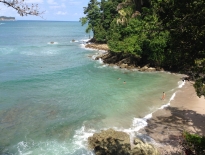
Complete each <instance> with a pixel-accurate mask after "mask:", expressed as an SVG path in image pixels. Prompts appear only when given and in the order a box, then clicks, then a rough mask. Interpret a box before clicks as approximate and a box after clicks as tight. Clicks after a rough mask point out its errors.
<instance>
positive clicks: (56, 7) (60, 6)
mask: <svg viewBox="0 0 205 155" xmlns="http://www.w3.org/2000/svg"><path fill="white" fill-rule="evenodd" d="M49 8H50V9H60V8H66V5H65V4H64V3H62V4H61V5H53V6H49Z"/></svg>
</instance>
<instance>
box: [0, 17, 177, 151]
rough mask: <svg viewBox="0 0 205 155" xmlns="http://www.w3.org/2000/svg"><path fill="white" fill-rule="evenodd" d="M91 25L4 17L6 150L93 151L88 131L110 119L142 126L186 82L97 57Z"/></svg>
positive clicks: (0, 60)
mask: <svg viewBox="0 0 205 155" xmlns="http://www.w3.org/2000/svg"><path fill="white" fill-rule="evenodd" d="M84 31H85V27H82V26H81V24H80V23H79V22H37V21H15V22H1V24H0V153H1V154H14V155H30V154H31V155H38V154H42V155H81V154H85V155H87V154H93V153H92V151H90V150H87V148H86V145H87V144H86V142H87V137H89V136H91V135H92V134H93V133H94V132H97V131H100V130H102V129H107V128H110V127H112V128H115V129H117V130H121V131H127V130H129V131H131V132H137V128H138V127H140V125H141V124H136V122H135V121H136V119H137V118H143V117H144V116H146V115H148V114H150V113H151V112H153V111H155V110H157V109H158V108H159V107H161V106H162V105H164V104H167V103H168V102H169V100H170V98H171V96H172V95H173V93H174V92H175V91H177V89H179V88H178V86H179V85H180V84H181V83H180V82H178V81H180V75H175V74H170V73H165V72H153V73H141V72H138V71H128V70H122V69H118V68H117V67H114V68H113V67H107V66H105V65H103V64H101V63H100V62H98V61H94V60H93V59H92V58H90V56H92V55H94V54H95V53H97V51H93V50H88V49H85V48H84V46H83V43H84V41H85V40H87V39H88V36H89V35H88V34H86V33H85V32H84ZM72 39H75V42H72ZM51 42H54V44H51ZM118 78H120V79H118ZM123 81H126V84H124V83H123ZM163 91H164V92H166V99H165V100H164V101H162V100H160V98H161V95H162V92H163ZM134 122H135V123H134Z"/></svg>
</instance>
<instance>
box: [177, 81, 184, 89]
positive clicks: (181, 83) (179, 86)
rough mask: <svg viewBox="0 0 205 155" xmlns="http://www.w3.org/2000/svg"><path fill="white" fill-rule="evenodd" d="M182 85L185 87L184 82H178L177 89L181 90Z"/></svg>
mask: <svg viewBox="0 0 205 155" xmlns="http://www.w3.org/2000/svg"><path fill="white" fill-rule="evenodd" d="M184 85H185V80H184V81H179V82H178V88H182V87H183V86H184Z"/></svg>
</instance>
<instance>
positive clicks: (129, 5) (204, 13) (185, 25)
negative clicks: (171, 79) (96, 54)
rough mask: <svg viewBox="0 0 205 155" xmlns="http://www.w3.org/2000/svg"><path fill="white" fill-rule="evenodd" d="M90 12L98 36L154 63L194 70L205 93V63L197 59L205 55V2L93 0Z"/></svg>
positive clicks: (115, 47) (87, 12)
mask: <svg viewBox="0 0 205 155" xmlns="http://www.w3.org/2000/svg"><path fill="white" fill-rule="evenodd" d="M142 2H143V3H142ZM139 11H140V12H139ZM84 13H85V15H86V17H83V18H81V19H80V21H81V23H82V25H84V24H86V23H88V28H87V29H86V32H87V33H89V32H90V31H93V34H94V36H93V38H94V39H93V40H95V41H96V42H98V43H107V44H108V46H109V49H110V50H111V51H112V52H117V53H119V52H122V53H123V54H124V53H125V54H128V55H133V56H135V57H138V58H140V61H141V62H143V63H149V64H150V65H151V66H155V67H164V68H166V69H169V70H176V71H180V72H184V73H188V72H191V74H192V76H193V79H195V80H196V84H195V88H196V90H197V94H198V96H201V95H205V92H204V89H205V88H204V83H205V77H204V75H205V71H204V68H205V67H204V66H205V65H204V63H201V64H198V63H196V60H197V61H202V60H203V59H204V58H205V46H204V40H205V26H204V25H205V20H204V17H205V1H204V0H197V1H196V0H181V1H179V0H142V1H141V0H134V1H133V0H101V2H98V1H97V0H90V2H89V3H88V6H87V7H85V8H84ZM138 60H139V59H137V61H138ZM203 61H204V60H203ZM136 64H139V63H136Z"/></svg>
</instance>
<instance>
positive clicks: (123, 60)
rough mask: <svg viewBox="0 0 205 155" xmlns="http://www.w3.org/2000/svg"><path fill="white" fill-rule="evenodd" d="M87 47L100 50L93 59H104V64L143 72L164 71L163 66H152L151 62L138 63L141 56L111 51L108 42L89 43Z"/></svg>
mask: <svg viewBox="0 0 205 155" xmlns="http://www.w3.org/2000/svg"><path fill="white" fill-rule="evenodd" d="M85 48H87V49H93V50H96V51H98V53H96V54H94V55H92V56H91V57H92V59H94V60H100V61H101V60H103V62H104V64H106V65H108V66H111V67H113V66H118V67H119V68H121V69H128V70H138V71H142V72H155V71H164V69H163V68H159V67H157V68H155V67H152V66H150V64H140V63H139V64H137V63H136V62H138V60H139V58H137V57H135V56H132V57H130V55H126V54H121V53H115V54H113V53H112V52H110V51H109V47H108V45H107V44H96V43H89V41H88V42H87V44H86V45H85Z"/></svg>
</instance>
